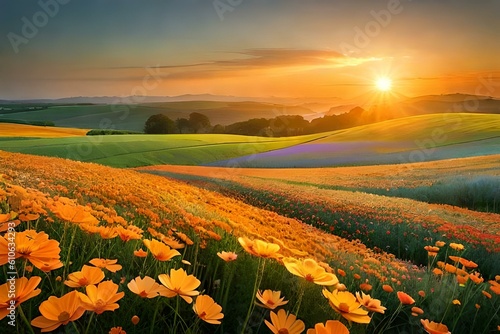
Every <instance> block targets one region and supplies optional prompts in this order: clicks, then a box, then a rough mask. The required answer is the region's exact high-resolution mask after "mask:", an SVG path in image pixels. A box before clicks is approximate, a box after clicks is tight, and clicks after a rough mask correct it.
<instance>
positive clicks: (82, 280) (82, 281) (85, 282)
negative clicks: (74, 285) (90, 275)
mask: <svg viewBox="0 0 500 334" xmlns="http://www.w3.org/2000/svg"><path fill="white" fill-rule="evenodd" d="M78 284H79V285H80V286H86V285H89V280H88V279H87V277H82V278H80V279H79V280H78Z"/></svg>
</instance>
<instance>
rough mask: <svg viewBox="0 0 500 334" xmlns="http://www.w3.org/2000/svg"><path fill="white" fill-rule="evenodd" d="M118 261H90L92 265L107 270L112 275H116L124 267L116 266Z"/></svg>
mask: <svg viewBox="0 0 500 334" xmlns="http://www.w3.org/2000/svg"><path fill="white" fill-rule="evenodd" d="M116 262H118V260H108V259H98V258H96V259H92V260H90V261H89V263H90V264H92V265H94V266H96V267H98V268H105V269H107V270H109V271H111V272H112V273H116V272H117V271H118V270H121V269H122V266H121V265H119V264H116Z"/></svg>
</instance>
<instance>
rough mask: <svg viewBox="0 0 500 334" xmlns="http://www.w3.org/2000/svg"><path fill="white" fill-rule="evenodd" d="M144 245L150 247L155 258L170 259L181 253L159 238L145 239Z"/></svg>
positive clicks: (159, 259)
mask: <svg viewBox="0 0 500 334" xmlns="http://www.w3.org/2000/svg"><path fill="white" fill-rule="evenodd" d="M143 242H144V245H145V246H146V247H147V248H148V249H149V251H150V252H151V253H152V254H153V256H154V258H155V259H157V260H158V261H168V260H170V259H171V258H173V257H174V256H179V255H181V253H179V252H178V251H176V250H175V249H171V248H170V247H168V246H167V245H165V244H164V243H163V242H160V241H158V240H155V239H153V240H147V239H146V240H144V241H143Z"/></svg>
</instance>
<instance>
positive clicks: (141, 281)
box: [127, 276, 165, 298]
mask: <svg viewBox="0 0 500 334" xmlns="http://www.w3.org/2000/svg"><path fill="white" fill-rule="evenodd" d="M127 287H128V288H129V290H130V291H132V292H133V293H135V294H136V295H139V296H140V297H142V298H154V297H156V296H158V295H159V294H160V291H161V290H164V289H165V287H163V286H161V285H160V284H158V283H156V281H155V280H154V279H153V278H151V277H149V276H146V277H144V278H141V277H140V276H137V277H136V278H135V279H133V280H131V281H130V282H129V283H128V284H127Z"/></svg>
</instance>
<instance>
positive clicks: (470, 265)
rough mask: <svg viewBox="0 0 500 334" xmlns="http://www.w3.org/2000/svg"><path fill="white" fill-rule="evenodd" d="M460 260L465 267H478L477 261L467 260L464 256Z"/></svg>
mask: <svg viewBox="0 0 500 334" xmlns="http://www.w3.org/2000/svg"><path fill="white" fill-rule="evenodd" d="M458 262H460V263H461V264H462V265H463V266H464V267H465V268H468V269H474V268H477V267H478V264H477V263H475V262H473V261H470V260H466V259H464V258H461V259H459V260H458ZM465 268H464V269H465Z"/></svg>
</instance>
